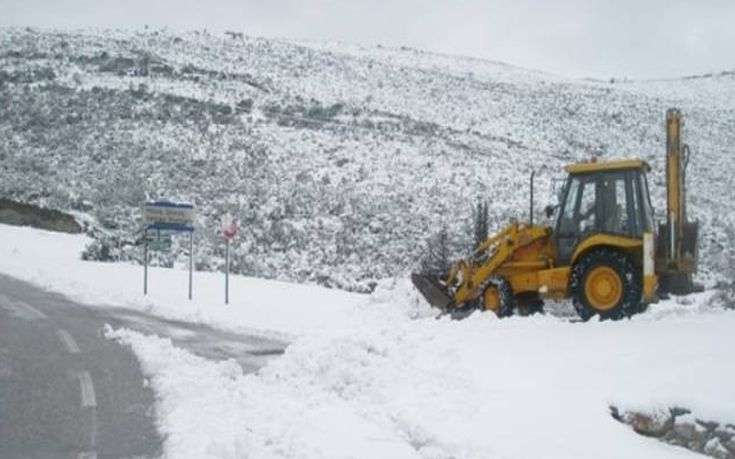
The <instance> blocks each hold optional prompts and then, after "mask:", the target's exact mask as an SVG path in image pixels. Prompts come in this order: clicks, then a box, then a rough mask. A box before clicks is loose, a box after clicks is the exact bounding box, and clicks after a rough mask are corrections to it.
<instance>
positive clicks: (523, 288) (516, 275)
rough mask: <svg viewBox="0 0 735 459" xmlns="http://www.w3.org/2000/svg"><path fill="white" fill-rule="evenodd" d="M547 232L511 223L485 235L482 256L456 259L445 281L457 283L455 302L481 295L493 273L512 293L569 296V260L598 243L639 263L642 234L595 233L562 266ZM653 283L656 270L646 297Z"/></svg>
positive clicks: (653, 290)
mask: <svg viewBox="0 0 735 459" xmlns="http://www.w3.org/2000/svg"><path fill="white" fill-rule="evenodd" d="M551 235H552V228H551V227H548V226H528V225H523V224H520V223H514V224H511V225H509V226H508V227H506V228H505V229H504V230H502V231H500V232H499V233H498V234H496V235H494V236H492V237H491V238H489V239H488V240H487V241H485V243H483V244H482V245H481V246H480V247H478V249H477V250H476V251H475V253H474V254H473V257H475V258H476V259H478V260H480V261H476V262H471V261H468V260H460V261H459V262H457V263H456V264H455V265H454V266H453V267H452V268H451V270H450V272H449V276H448V277H447V285H457V288H456V290H455V291H454V298H453V302H454V304H455V305H462V304H466V303H468V302H471V301H475V300H478V299H480V297H481V296H482V295H483V293H484V291H485V289H486V287H487V281H488V279H490V278H491V277H493V276H502V277H503V278H505V279H507V280H508V282H509V283H510V285H511V286H512V289H513V293H514V294H515V295H519V294H523V293H537V294H539V295H540V296H541V297H543V298H556V299H562V298H566V297H568V296H569V280H570V274H571V266H572V264H573V263H574V262H575V261H577V260H578V259H579V258H580V257H581V256H582V255H583V254H585V253H587V252H588V251H590V250H592V249H595V248H600V247H606V248H612V249H616V250H620V251H622V252H625V253H627V254H629V255H630V256H631V257H632V258H633V259H634V260H636V264H639V265H640V267H641V268H643V263H644V258H645V256H644V254H643V245H644V242H643V239H636V238H629V237H622V236H615V235H608V234H595V235H593V236H590V237H589V238H587V239H585V240H583V241H582V242H581V243H580V244H579V245H578V246H577V248H576V249H575V251H574V254H573V256H572V260H571V261H572V263H571V264H566V265H565V264H559V263H558V261H557V255H556V248H555V246H554V243H553V238H552V237H551ZM488 251H490V252H491V253H487V252H488ZM649 256H650V255H649ZM656 286H657V278H656V275H655V274H654V273H650V274H649V275H647V276H644V288H643V300H644V301H645V302H652V301H653V300H654V299H655V294H656ZM490 309H493V308H492V307H491V308H490Z"/></svg>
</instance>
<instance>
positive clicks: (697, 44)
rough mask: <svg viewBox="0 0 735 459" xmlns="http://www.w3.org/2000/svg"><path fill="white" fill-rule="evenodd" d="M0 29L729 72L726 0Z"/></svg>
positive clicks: (222, 13)
mask: <svg viewBox="0 0 735 459" xmlns="http://www.w3.org/2000/svg"><path fill="white" fill-rule="evenodd" d="M0 25H13V26H26V25H30V26H42V27H57V28H69V27H72V28H77V27H88V26H92V27H113V28H115V27H125V28H129V27H142V26H144V25H149V26H153V27H158V26H166V27H168V28H170V29H176V30H181V29H203V28H207V29H209V30H213V31H216V30H225V29H227V30H237V31H244V32H245V33H246V34H247V35H257V36H267V37H289V38H307V39H331V40H341V41H347V42H354V43H365V44H383V45H388V46H401V45H406V46H412V47H416V48H421V49H426V50H432V51H440V52H447V53H452V54H463V55H469V56H477V57H485V58H489V59H494V60H501V61H505V62H509V63H513V64H517V65H520V66H523V67H529V68H535V69H541V70H546V71H550V72H554V73H558V74H562V75H568V76H574V77H587V76H589V77H599V78H608V77H611V76H615V77H625V76H627V77H633V78H653V77H671V76H680V75H689V74H698V73H706V72H712V71H720V70H727V69H733V68H735V0H607V1H604V0H547V1H543V0H485V1H480V0H468V1H456V0H455V1H439V0H392V1H391V0H355V1H337V0H311V1H307V0H304V1H298V0H260V1H258V0H162V1H156V0H0Z"/></svg>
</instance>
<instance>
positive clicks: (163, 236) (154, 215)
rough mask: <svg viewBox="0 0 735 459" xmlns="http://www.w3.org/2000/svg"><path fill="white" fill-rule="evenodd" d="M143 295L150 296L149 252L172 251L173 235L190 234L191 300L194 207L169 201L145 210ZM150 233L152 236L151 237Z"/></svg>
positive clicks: (146, 206) (147, 204) (148, 206)
mask: <svg viewBox="0 0 735 459" xmlns="http://www.w3.org/2000/svg"><path fill="white" fill-rule="evenodd" d="M143 218H144V220H145V226H144V229H143V239H144V241H145V246H144V249H143V258H144V261H143V294H144V295H147V294H148V250H149V249H150V250H159V251H168V250H171V233H179V232H186V233H189V299H190V300H191V297H192V280H193V274H192V273H193V271H194V206H193V205H192V204H182V203H173V202H167V201H157V202H148V203H146V204H145V207H144V209H143ZM149 232H152V234H151V235H150V236H149Z"/></svg>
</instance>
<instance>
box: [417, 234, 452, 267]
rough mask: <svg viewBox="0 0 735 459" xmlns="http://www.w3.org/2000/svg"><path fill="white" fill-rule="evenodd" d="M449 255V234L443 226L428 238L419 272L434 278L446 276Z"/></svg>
mask: <svg viewBox="0 0 735 459" xmlns="http://www.w3.org/2000/svg"><path fill="white" fill-rule="evenodd" d="M449 257H450V255H449V235H448V233H447V228H446V227H443V228H442V229H441V230H440V231H439V232H438V233H436V234H434V235H432V236H429V237H428V238H427V240H426V248H425V249H424V253H423V254H422V256H421V259H420V261H419V273H420V274H422V275H424V276H428V277H433V278H439V277H442V276H444V275H445V274H446V273H447V271H448V270H449V264H450V262H451V260H450V258H449Z"/></svg>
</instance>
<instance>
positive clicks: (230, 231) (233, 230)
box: [222, 214, 238, 241]
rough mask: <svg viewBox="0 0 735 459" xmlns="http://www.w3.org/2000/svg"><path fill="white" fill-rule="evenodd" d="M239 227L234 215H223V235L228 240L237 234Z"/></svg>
mask: <svg viewBox="0 0 735 459" xmlns="http://www.w3.org/2000/svg"><path fill="white" fill-rule="evenodd" d="M237 229H238V228H237V223H235V220H233V219H232V215H230V214H225V216H224V217H222V236H224V238H225V239H227V240H228V241H231V240H232V239H234V238H235V236H237Z"/></svg>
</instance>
